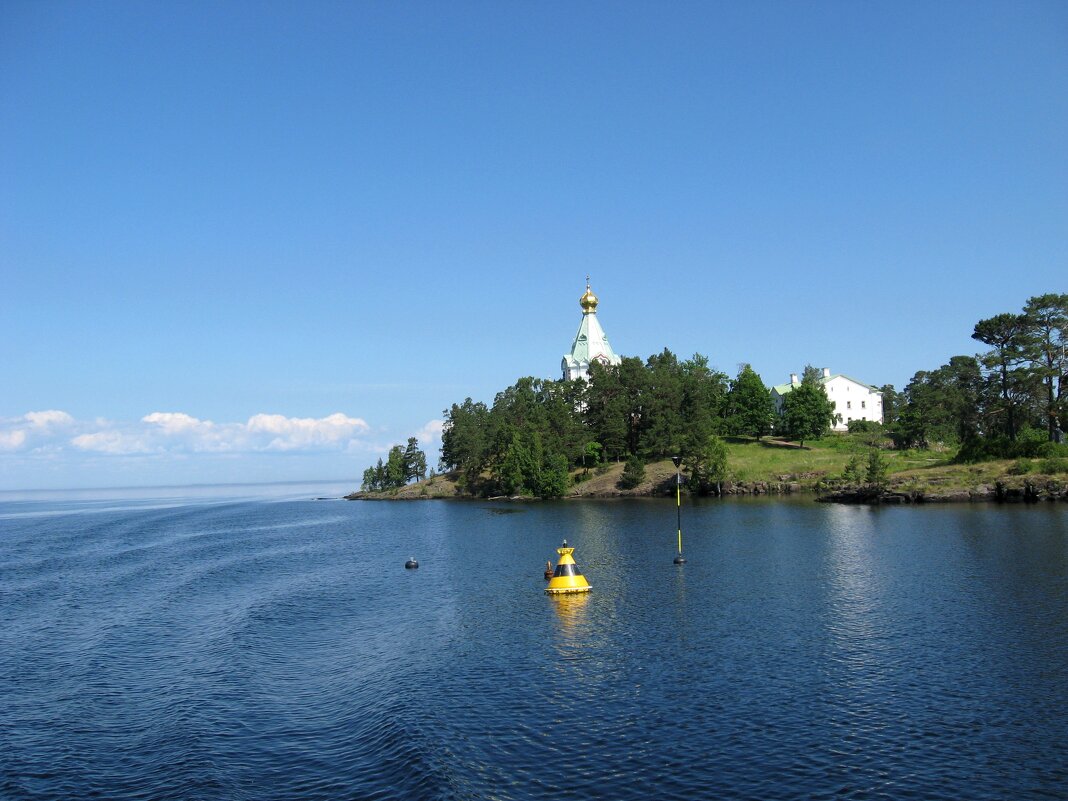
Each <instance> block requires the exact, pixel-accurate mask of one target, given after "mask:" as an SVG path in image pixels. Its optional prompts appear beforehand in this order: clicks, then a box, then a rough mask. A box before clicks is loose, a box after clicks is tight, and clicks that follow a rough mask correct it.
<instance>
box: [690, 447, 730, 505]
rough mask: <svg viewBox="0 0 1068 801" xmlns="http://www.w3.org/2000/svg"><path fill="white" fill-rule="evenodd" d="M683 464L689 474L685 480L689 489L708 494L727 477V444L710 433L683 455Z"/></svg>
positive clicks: (699, 493)
mask: <svg viewBox="0 0 1068 801" xmlns="http://www.w3.org/2000/svg"><path fill="white" fill-rule="evenodd" d="M683 465H684V466H685V468H686V470H687V471H689V474H690V478H689V479H688V480H687V485H688V486H689V488H690V491H691V492H695V493H697V494H698V495H708V494H709V493H710V492H712V491H713V489H715V488H717V487H718V486H719V484H720V482H722V481H723V480H724V479H725V478H726V477H727V446H726V444H725V443H724V442H723V440H721V439H720V438H719V437H717V436H716V435H715V434H710V435H709V436H708V437H707V438H706V439H705V441H704V442H703V443H701V444H700V445H699V447H697V448H695V449H694V450H691V451H690V452H689V454H688V455H685V456H684V457H683Z"/></svg>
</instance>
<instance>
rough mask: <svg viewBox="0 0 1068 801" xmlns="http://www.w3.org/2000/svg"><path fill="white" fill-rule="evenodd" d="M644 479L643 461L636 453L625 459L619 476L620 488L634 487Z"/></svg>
mask: <svg viewBox="0 0 1068 801" xmlns="http://www.w3.org/2000/svg"><path fill="white" fill-rule="evenodd" d="M643 481H645V462H643V461H642V458H641V457H640V456H637V455H633V456H631V457H629V458H628V459H627V463H626V464H625V465H623V475H622V476H620V478H619V486H620V488H622V489H634V488H635V487H636V486H638V485H639V484H641V483H642V482H643Z"/></svg>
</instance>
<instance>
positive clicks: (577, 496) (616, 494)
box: [344, 461, 1068, 506]
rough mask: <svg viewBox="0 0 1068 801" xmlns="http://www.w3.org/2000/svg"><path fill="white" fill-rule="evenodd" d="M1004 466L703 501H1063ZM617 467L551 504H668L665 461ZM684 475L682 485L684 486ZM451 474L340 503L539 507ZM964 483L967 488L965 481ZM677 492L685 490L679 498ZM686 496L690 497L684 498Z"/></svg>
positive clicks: (790, 478)
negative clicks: (628, 483) (629, 480)
mask: <svg viewBox="0 0 1068 801" xmlns="http://www.w3.org/2000/svg"><path fill="white" fill-rule="evenodd" d="M1011 467H1012V465H1011V463H1004V464H1003V463H984V464H982V465H945V466H944V467H943V469H934V468H929V469H925V470H919V471H916V470H909V471H903V472H901V473H895V474H892V475H891V476H890V477H889V479H888V481H887V484H886V486H885V487H884V488H883V489H882V490H881V491H880V490H875V489H873V488H871V487H867V486H863V485H859V486H858V485H849V484H846V483H845V482H843V481H842V480H841V479H838V478H835V477H833V476H829V475H827V474H826V472H825V471H809V472H804V473H796V474H785V473H784V474H780V475H775V476H770V477H767V478H765V479H760V480H747V481H740V480H728V481H723V482H721V483H720V485H719V487H718V489H719V491H718V492H715V493H712V494H711V495H709V496H704V497H720V498H727V497H761V496H768V497H777V498H794V499H798V498H807V499H811V500H813V501H815V502H818V503H841V504H869V505H896V506H900V505H920V504H944V503H1040V502H1046V503H1054V502H1057V501H1061V502H1065V501H1068V480H1066V478H1065V477H1062V476H1060V475H1045V474H1039V473H1027V474H1023V475H1014V474H1012V473H1011V472H1010V470H1011ZM622 471H623V465H622V464H613V465H609V466H602V467H601V468H599V469H598V470H590V471H586V472H582V471H577V472H576V473H575V474H573V476H572V478H573V480H575V481H576V483H575V484H574V485H573V486H572V487H571V490H570V491H569V492H568V493H567V494H565V495H563V496H561V497H560V498H555V499H553V500H615V499H623V498H669V497H673V496H674V495H675V468H674V466H673V465H672V464H671V462H670V461H662V462H653V463H651V464H649V465H647V466H646V478H645V480H644V481H643V482H642V483H641V484H639V485H638V486H637V487H634V488H633V489H629V490H624V489H620V488H619V487H618V481H619V477H620V475H621V474H622ZM685 478H686V476H685V474H683V480H684V481H685ZM458 479H459V474H457V473H450V474H442V475H436V476H432V477H430V478H428V479H424V480H423V481H420V482H417V483H415V484H409V485H408V486H406V487H402V488H401V489H398V490H393V491H387V492H362V491H356V492H352V493H350V494H348V495H346V496H344V499H345V500H350V501H352V500H368V501H418V500H472V501H539V500H541V499H540V498H537V497H531V496H490V497H483V496H480V495H472V494H469V493H464V492H462V491H461V490H460V487H459V484H458ZM969 479H970V480H969ZM684 492H685V490H684ZM685 494H687V495H690V493H688V492H685Z"/></svg>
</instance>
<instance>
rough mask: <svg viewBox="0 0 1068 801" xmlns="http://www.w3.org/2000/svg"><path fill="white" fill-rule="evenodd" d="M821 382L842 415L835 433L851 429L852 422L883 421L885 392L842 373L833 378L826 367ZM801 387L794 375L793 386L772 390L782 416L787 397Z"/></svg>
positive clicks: (792, 377)
mask: <svg viewBox="0 0 1068 801" xmlns="http://www.w3.org/2000/svg"><path fill="white" fill-rule="evenodd" d="M820 383H821V384H823V388H824V389H825V390H826V391H827V397H828V398H829V399H830V401H831V403H833V404H834V410H835V412H837V413H838V415H839V420H838V422H837V423H835V424H834V426H833V430H835V431H845V430H847V429H848V428H849V421H850V420H871V421H873V422H876V423H881V422H882V421H883V393H882V392H880V391H879V390H877V389H876V388H875V387H873V386H869V385H868V384H864V383H862V382H860V381H857V380H856V379H854V378H850V377H849V376H847V375H841V374H840V373H836V374H835V375H831V371H830V370H829V369H827V368H826V367H824V368H823V375H822V376H821V377H820ZM800 384H801V382H800V381H799V380H798V378H797V373H791V374H790V383H789V384H779V385H778V386H777V387H772V388H771V397H772V398H773V399H774V400H775V411H776V412H778V413H780V414H781V413H782V399H783V396H785V395H786V393H787V392H789V391H790V390H792V389H793V388H794V387H796V386H800Z"/></svg>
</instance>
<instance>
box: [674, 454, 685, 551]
mask: <svg viewBox="0 0 1068 801" xmlns="http://www.w3.org/2000/svg"><path fill="white" fill-rule="evenodd" d="M671 461H673V462H674V463H675V517H676V519H677V522H678V531H679V553H678V556H676V557H675V564H677V565H682V564H686V559H685V558H684V557H683V555H682V474H681V473H680V472H679V468H680V467H681V466H682V457H681V456H672V457H671Z"/></svg>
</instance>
